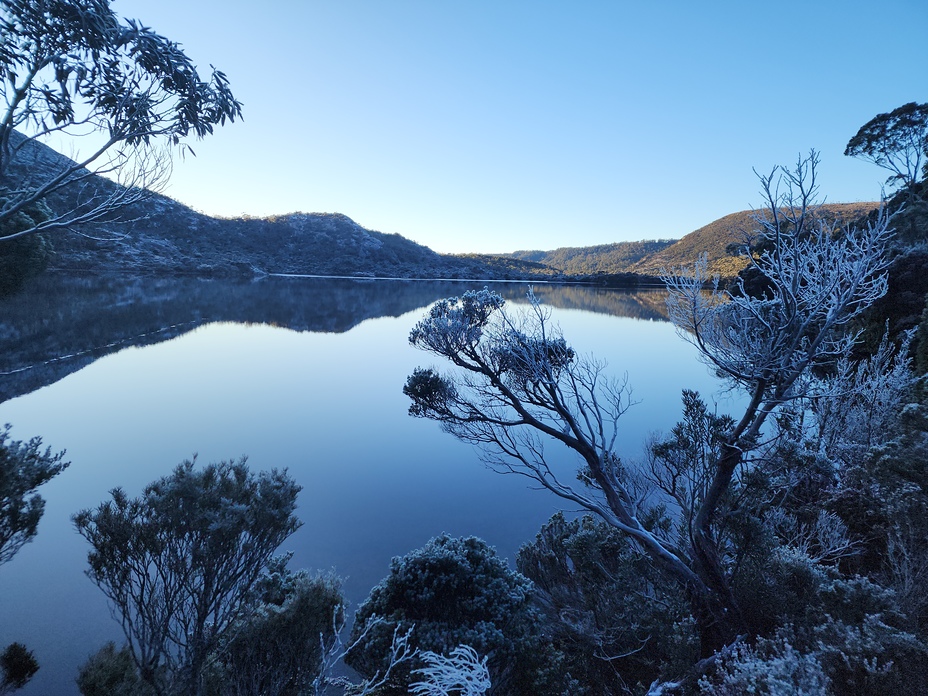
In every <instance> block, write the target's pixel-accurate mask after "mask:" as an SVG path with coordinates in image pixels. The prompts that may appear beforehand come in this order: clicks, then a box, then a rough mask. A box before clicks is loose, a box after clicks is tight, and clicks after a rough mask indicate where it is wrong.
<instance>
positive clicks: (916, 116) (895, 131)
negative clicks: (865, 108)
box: [844, 102, 928, 186]
mask: <svg viewBox="0 0 928 696" xmlns="http://www.w3.org/2000/svg"><path fill="white" fill-rule="evenodd" d="M844 154H845V155H848V156H850V157H861V158H863V159H866V160H869V161H871V162H873V163H874V164H876V165H877V166H880V167H883V168H884V169H888V170H889V171H891V172H892V176H890V177H889V180H888V181H887V183H890V184H895V185H899V186H910V185H912V184H914V183H915V182H916V181H917V180H918V177H919V176H920V175H924V173H925V171H928V104H917V103H915V102H909V103H908V104H903V105H902V106H900V107H898V108H896V109H893V110H892V111H890V112H889V113H886V114H878V115H876V116H874V117H873V118H872V119H870V120H869V121H868V122H867V123H865V124H864V125H863V126H861V128H860V130H859V131H857V134H856V135H855V136H854V137H853V138H851V139H850V141H848V144H847V147H846V148H845V150H844Z"/></svg>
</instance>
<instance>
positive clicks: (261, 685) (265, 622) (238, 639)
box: [214, 557, 345, 696]
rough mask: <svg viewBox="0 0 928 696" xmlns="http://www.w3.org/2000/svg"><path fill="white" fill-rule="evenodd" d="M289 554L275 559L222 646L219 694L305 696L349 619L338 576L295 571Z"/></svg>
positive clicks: (219, 654)
mask: <svg viewBox="0 0 928 696" xmlns="http://www.w3.org/2000/svg"><path fill="white" fill-rule="evenodd" d="M286 561H287V558H286V557H282V558H279V559H276V560H275V561H274V562H272V563H271V564H270V567H269V569H268V571H267V573H266V574H265V575H264V576H263V577H262V578H261V579H260V580H259V581H258V583H257V586H256V592H257V595H258V596H257V599H256V600H255V602H254V604H253V605H252V606H251V607H250V608H249V610H248V614H247V615H246V616H244V617H243V618H242V619H240V620H239V621H237V622H236V623H235V625H234V626H233V627H232V629H231V630H230V631H229V638H228V639H227V640H225V641H223V643H222V644H221V645H220V647H219V649H218V651H217V658H218V660H217V663H218V666H217V667H216V669H215V672H216V674H215V675H214V681H215V686H214V689H215V691H216V693H218V694H222V695H223V696H251V695H252V694H262V696H301V695H302V694H306V693H309V692H310V689H311V686H312V683H313V680H314V679H315V678H316V677H317V676H318V674H319V670H320V665H321V662H322V649H323V646H326V648H328V647H329V646H331V645H332V643H333V641H334V639H335V634H336V633H337V631H338V630H340V629H341V627H342V625H343V624H344V610H343V607H344V605H345V598H344V596H343V595H342V592H341V581H340V580H339V579H338V578H337V577H335V576H333V575H310V574H309V573H307V572H306V571H298V572H295V573H293V572H290V571H289V570H287V569H286Z"/></svg>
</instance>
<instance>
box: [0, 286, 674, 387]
mask: <svg viewBox="0 0 928 696" xmlns="http://www.w3.org/2000/svg"><path fill="white" fill-rule="evenodd" d="M484 284H485V282H484V281H473V282H471V283H464V282H457V281H455V282H450V281H449V282H443V281H368V280H351V279H331V278H299V279H296V278H267V279H264V280H260V281H234V280H205V279H200V278H184V277H181V278H177V277H169V278H158V277H128V276H106V275H105V276H70V275H62V274H51V273H46V274H44V275H42V276H41V277H39V278H36V279H34V280H33V281H32V282H31V283H30V284H29V285H28V286H27V287H26V288H25V289H24V290H23V292H21V293H20V294H18V295H15V296H13V297H8V298H4V299H0V356H2V357H0V401H5V400H7V399H10V398H13V397H15V396H19V395H22V394H27V393H29V392H31V391H35V390H36V389H39V388H40V387H43V386H45V385H47V384H52V383H53V382H56V381H58V380H59V379H62V378H63V377H65V376H67V375H68V374H70V373H72V372H76V371H77V370H80V369H81V368H83V367H85V366H86V365H89V364H90V363H92V362H93V361H94V360H96V359H97V358H100V357H103V356H104V355H108V354H109V353H114V352H116V351H118V350H121V349H122V348H125V347H128V346H144V345H151V344H154V343H159V342H161V341H165V340H168V339H170V338H173V337H175V336H179V335H181V334H183V333H186V332H187V331H190V330H191V329H193V328H195V327H197V326H199V325H201V324H204V323H207V322H213V321H231V322H237V323H261V324H271V325H274V326H282V327H287V328H290V329H293V330H296V331H314V332H326V333H341V332H345V331H348V330H349V329H351V328H352V327H354V326H356V325H357V324H359V323H361V322H362V321H364V320H365V319H371V318H375V317H384V316H387V317H397V316H400V315H402V314H405V313H406V312H410V311H412V310H415V309H417V308H420V307H425V306H427V305H428V304H430V303H431V302H433V301H434V300H436V299H439V298H441V297H448V296H451V295H459V294H461V293H462V292H464V291H466V290H468V289H473V288H480V287H482V286H483V285H484ZM526 287H527V286H526V285H525V284H522V283H499V284H493V285H492V288H493V289H494V290H495V291H497V292H499V293H500V294H501V295H503V296H504V297H506V298H507V299H509V300H514V301H516V302H520V301H523V300H524V297H525V292H526ZM535 293H536V295H537V296H538V297H539V298H540V299H541V300H542V301H543V302H544V303H545V304H549V305H551V306H553V307H560V308H565V309H566V308H569V309H582V310H587V311H592V312H599V313H606V314H612V315H615V316H624V317H634V318H639V319H663V318H664V317H663V315H662V313H661V312H662V310H663V304H664V303H663V298H664V294H663V292H662V291H653V290H650V291H641V292H628V291H621V290H606V289H603V288H592V287H582V286H559V285H536V286H535ZM410 328H412V327H411V326H410Z"/></svg>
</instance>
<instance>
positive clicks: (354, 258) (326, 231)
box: [0, 141, 550, 279]
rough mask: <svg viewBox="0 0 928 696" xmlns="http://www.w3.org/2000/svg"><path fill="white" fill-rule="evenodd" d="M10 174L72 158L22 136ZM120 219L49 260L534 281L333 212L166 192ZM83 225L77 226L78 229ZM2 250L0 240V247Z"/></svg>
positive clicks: (61, 242)
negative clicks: (239, 205)
mask: <svg viewBox="0 0 928 696" xmlns="http://www.w3.org/2000/svg"><path fill="white" fill-rule="evenodd" d="M27 147H28V148H30V151H29V152H28V153H27V155H26V156H25V157H23V162H24V163H25V164H24V166H23V167H21V171H18V172H15V173H14V176H16V177H18V178H23V179H25V178H28V177H29V175H30V171H38V170H39V168H41V170H43V171H54V170H56V169H61V168H63V167H65V166H68V165H70V164H71V160H69V159H67V158H66V157H64V156H62V155H60V154H58V153H57V152H55V151H54V150H52V149H51V148H49V147H46V146H45V145H42V144H40V143H36V142H34V141H32V142H30V143H27ZM116 186H118V185H117V184H115V183H114V182H112V181H109V180H107V179H105V178H102V177H93V178H92V180H91V184H90V185H89V186H88V187H84V186H81V187H77V186H75V187H73V190H67V189H65V190H64V191H62V192H60V193H57V194H55V195H53V196H50V197H49V198H48V200H47V203H48V204H49V206H50V207H51V208H52V210H56V211H59V210H67V209H69V208H73V207H74V206H75V205H76V203H77V201H78V200H79V198H80V197H82V196H83V197H84V198H86V197H87V196H88V195H89V194H90V195H92V194H93V193H94V192H95V191H103V192H105V191H111V190H113V188H114V187H116ZM121 218H122V220H123V222H119V221H111V222H107V223H102V224H97V225H95V226H94V229H93V230H92V231H90V230H87V231H86V232H87V233H86V234H77V233H72V232H55V233H49V234H48V238H49V240H50V241H51V242H52V244H53V246H54V250H55V255H54V256H53V258H52V260H51V266H52V267H57V268H63V269H70V270H96V271H107V270H115V271H132V272H156V273H191V274H196V275H214V276H229V275H242V274H245V275H253V274H264V273H291V274H306V275H347V276H358V275H360V276H370V277H374V276H377V277H424V278H486V279H489V278H499V277H504V278H514V279H521V278H536V277H540V276H541V275H548V276H549V275H550V271H547V270H546V269H545V270H546V273H544V274H542V273H539V272H538V271H539V269H537V268H533V267H531V265H529V264H522V263H521V262H520V263H517V264H506V267H505V268H501V267H491V265H488V264H487V263H486V262H485V261H484V260H481V259H480V258H463V257H455V256H444V255H442V254H438V253H436V252H434V251H432V250H431V249H429V248H428V247H425V246H422V245H421V244H416V243H415V242H412V241H410V240H408V239H405V238H404V237H401V236H400V235H398V234H384V233H381V232H377V231H374V230H368V229H365V228H364V227H362V226H361V225H359V224H357V223H356V222H354V221H353V220H351V219H350V218H349V217H347V216H345V215H342V214H338V213H301V212H300V213H291V214H287V215H278V216H273V217H268V218H252V217H240V218H233V219H227V218H213V217H210V216H207V215H204V214H202V213H198V212H196V211H194V210H192V209H190V208H188V207H187V206H184V205H182V204H181V203H178V202H177V201H174V200H172V199H170V198H168V197H166V196H162V195H159V194H152V195H151V197H150V198H148V199H147V200H145V201H144V202H142V203H139V204H137V205H135V206H132V207H129V208H126V209H125V210H123V211H122V214H121ZM82 232H83V230H82ZM2 252H3V249H2V247H0V253H2Z"/></svg>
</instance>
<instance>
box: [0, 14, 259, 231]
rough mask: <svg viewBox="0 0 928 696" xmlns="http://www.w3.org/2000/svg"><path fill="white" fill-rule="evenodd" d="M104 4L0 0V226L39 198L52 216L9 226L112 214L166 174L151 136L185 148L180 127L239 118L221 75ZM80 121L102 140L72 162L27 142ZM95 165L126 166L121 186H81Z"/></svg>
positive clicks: (53, 225) (74, 129) (207, 126)
mask: <svg viewBox="0 0 928 696" xmlns="http://www.w3.org/2000/svg"><path fill="white" fill-rule="evenodd" d="M110 4H111V0H3V2H0V73H2V74H3V80H2V82H0V93H2V95H3V102H4V110H3V113H2V114H0V187H3V188H6V189H7V190H8V191H9V192H10V193H9V195H8V196H6V198H5V199H4V200H3V201H2V202H0V223H2V221H9V220H16V219H17V218H21V213H22V212H24V211H27V210H28V209H29V207H30V206H33V205H34V204H35V203H37V202H41V201H49V202H52V201H54V203H55V205H53V208H55V215H54V216H52V217H51V218H50V219H45V220H42V221H36V223H37V224H33V225H31V226H26V227H24V228H22V229H20V230H18V231H17V232H15V234H20V235H25V234H29V233H32V232H41V231H43V230H60V229H69V228H70V227H71V226H72V225H75V224H88V223H97V222H101V221H103V220H105V219H106V218H112V217H113V214H114V213H118V212H119V210H120V209H121V208H122V207H124V206H125V205H127V204H131V203H132V202H134V201H138V200H140V199H142V198H144V197H145V194H144V191H143V188H144V187H145V186H148V185H156V184H157V183H158V180H159V178H160V177H162V176H164V174H165V169H164V163H163V162H161V161H159V158H158V156H156V155H153V152H152V150H151V148H150V146H151V145H157V144H159V143H160V144H165V145H170V146H178V145H181V146H182V147H183V145H182V142H183V140H184V139H185V138H187V137H188V136H193V137H198V138H201V137H203V136H205V135H208V134H210V133H212V132H213V129H214V128H215V127H216V126H218V125H222V124H224V123H225V122H226V121H234V120H235V119H236V118H238V117H239V116H240V115H241V104H240V103H239V102H238V101H236V99H235V98H234V96H233V95H232V92H231V90H230V89H229V84H228V81H227V79H226V77H225V75H224V74H223V73H222V72H220V71H218V70H215V69H214V70H213V71H212V74H211V76H210V77H209V78H208V79H203V78H201V77H200V75H199V73H198V72H197V69H196V66H195V65H194V64H193V62H192V61H191V60H190V59H189V58H188V57H187V55H186V54H185V53H184V52H183V50H182V49H181V47H180V45H179V44H177V43H175V42H172V41H169V40H168V39H166V38H164V37H163V36H160V35H158V34H157V33H155V32H154V31H152V30H151V29H150V28H148V27H146V26H145V25H144V24H142V23H140V22H138V21H135V20H125V21H124V20H121V18H120V17H119V15H118V14H116V12H114V10H113V8H112V7H111V6H110ZM88 128H90V129H91V130H97V131H100V132H101V133H102V134H103V135H104V136H105V138H106V140H105V142H104V145H103V147H102V148H100V149H96V148H90V152H91V153H92V154H89V155H86V156H85V157H84V158H83V159H82V160H81V161H80V162H79V163H74V162H69V163H68V164H67V165H65V166H64V167H57V166H54V165H53V164H50V162H49V160H48V158H47V157H44V156H43V154H44V153H43V151H42V150H41V149H37V148H36V147H27V146H25V145H30V144H33V145H34V144H35V143H34V141H36V139H37V138H38V139H40V138H41V137H42V136H43V135H44V134H46V133H48V132H53V133H57V134H60V135H64V136H70V137H73V138H79V137H81V136H82V135H86V134H87V132H88ZM24 133H38V134H39V135H38V136H26V135H24ZM186 147H187V148H188V149H189V146H186ZM95 172H106V173H110V174H113V173H115V174H117V175H119V174H126V176H125V177H124V179H125V182H126V183H127V184H128V185H129V186H128V189H125V190H120V189H119V188H118V187H114V186H113V185H111V184H109V185H108V184H106V183H103V182H101V181H100V180H96V181H94V183H93V185H91V186H89V187H84V186H83V184H86V183H88V182H90V181H92V180H93V177H94V176H95ZM127 172H128V173H127ZM61 196H63V197H64V198H61ZM59 203H61V205H59ZM0 243H3V242H0Z"/></svg>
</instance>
